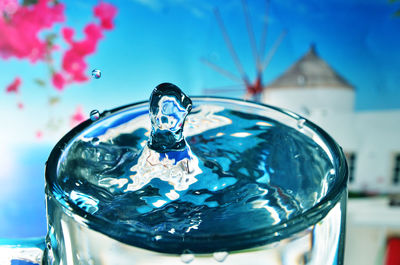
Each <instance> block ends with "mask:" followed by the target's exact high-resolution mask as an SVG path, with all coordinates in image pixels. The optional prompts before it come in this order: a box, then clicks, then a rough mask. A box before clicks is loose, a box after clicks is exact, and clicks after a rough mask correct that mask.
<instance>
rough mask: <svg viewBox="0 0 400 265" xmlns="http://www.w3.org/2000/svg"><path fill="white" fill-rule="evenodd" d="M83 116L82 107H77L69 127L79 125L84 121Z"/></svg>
mask: <svg viewBox="0 0 400 265" xmlns="http://www.w3.org/2000/svg"><path fill="white" fill-rule="evenodd" d="M85 119H86V118H85V115H84V114H83V110H82V106H77V107H76V109H75V113H74V114H73V115H72V117H71V127H75V126H76V125H78V124H79V123H81V122H83V121H84V120H85Z"/></svg>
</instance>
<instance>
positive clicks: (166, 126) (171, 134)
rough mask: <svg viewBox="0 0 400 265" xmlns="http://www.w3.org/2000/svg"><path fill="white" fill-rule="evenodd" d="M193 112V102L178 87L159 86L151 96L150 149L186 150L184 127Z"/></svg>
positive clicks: (164, 84) (168, 84) (169, 85)
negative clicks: (188, 116) (187, 117)
mask: <svg viewBox="0 0 400 265" xmlns="http://www.w3.org/2000/svg"><path fill="white" fill-rule="evenodd" d="M191 110H192V100H191V99H190V98H189V97H188V96H186V95H185V94H184V93H183V92H182V91H181V90H180V89H179V88H178V87H177V86H175V85H173V84H170V83H163V84H160V85H158V86H157V87H156V88H155V89H154V91H153V93H152V94H151V96H150V120H151V127H152V129H151V135H150V139H149V144H148V145H149V147H150V148H151V149H153V150H155V151H158V152H163V153H164V152H168V151H176V150H184V149H185V146H186V142H185V139H184V138H183V134H182V133H183V125H184V122H185V119H186V116H187V115H188V114H189V112H190V111H191Z"/></svg>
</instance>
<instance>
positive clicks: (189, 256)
mask: <svg viewBox="0 0 400 265" xmlns="http://www.w3.org/2000/svg"><path fill="white" fill-rule="evenodd" d="M193 260H194V255H193V253H192V252H190V250H185V251H183V253H182V254H181V261H182V262H183V263H186V264H188V263H190V262H192V261H193Z"/></svg>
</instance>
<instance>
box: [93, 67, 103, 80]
mask: <svg viewBox="0 0 400 265" xmlns="http://www.w3.org/2000/svg"><path fill="white" fill-rule="evenodd" d="M92 77H94V78H95V79H99V78H100V77H101V71H100V70H99V69H94V70H93V71H92Z"/></svg>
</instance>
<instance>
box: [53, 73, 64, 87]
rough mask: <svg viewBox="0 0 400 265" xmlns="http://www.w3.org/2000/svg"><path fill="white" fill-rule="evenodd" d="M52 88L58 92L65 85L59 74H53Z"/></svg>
mask: <svg viewBox="0 0 400 265" xmlns="http://www.w3.org/2000/svg"><path fill="white" fill-rule="evenodd" d="M52 82H53V86H54V87H55V88H56V89H57V90H58V91H62V90H63V89H64V85H65V79H64V76H63V75H62V74H61V73H54V74H53V78H52Z"/></svg>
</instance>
